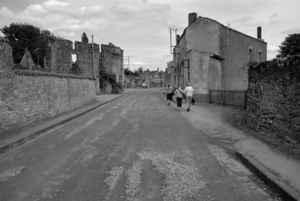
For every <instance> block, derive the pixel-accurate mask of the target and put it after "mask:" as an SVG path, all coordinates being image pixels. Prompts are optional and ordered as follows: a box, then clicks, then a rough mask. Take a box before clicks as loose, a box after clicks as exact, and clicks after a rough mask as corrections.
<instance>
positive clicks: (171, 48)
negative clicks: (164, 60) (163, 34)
mask: <svg viewBox="0 0 300 201" xmlns="http://www.w3.org/2000/svg"><path fill="white" fill-rule="evenodd" d="M169 29H170V50H171V54H178V53H176V52H175V53H174V52H173V47H174V48H176V47H177V43H176V42H175V46H173V45H172V30H174V32H175V40H177V29H174V28H169Z"/></svg>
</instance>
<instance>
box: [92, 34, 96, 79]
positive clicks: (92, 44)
mask: <svg viewBox="0 0 300 201" xmlns="http://www.w3.org/2000/svg"><path fill="white" fill-rule="evenodd" d="M92 70H93V73H92V75H93V78H94V79H95V72H94V36H93V35H92Z"/></svg>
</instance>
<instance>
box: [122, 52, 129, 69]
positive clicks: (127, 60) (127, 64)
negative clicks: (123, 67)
mask: <svg viewBox="0 0 300 201" xmlns="http://www.w3.org/2000/svg"><path fill="white" fill-rule="evenodd" d="M127 57H128V59H123V60H127V61H128V64H127V65H128V68H129V57H130V56H129V55H128V56H127Z"/></svg>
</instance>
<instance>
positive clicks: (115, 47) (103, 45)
mask: <svg viewBox="0 0 300 201" xmlns="http://www.w3.org/2000/svg"><path fill="white" fill-rule="evenodd" d="M101 47H108V48H114V49H117V48H119V49H120V50H121V52H122V53H123V52H124V50H123V49H121V48H120V47H117V46H111V45H106V44H101Z"/></svg>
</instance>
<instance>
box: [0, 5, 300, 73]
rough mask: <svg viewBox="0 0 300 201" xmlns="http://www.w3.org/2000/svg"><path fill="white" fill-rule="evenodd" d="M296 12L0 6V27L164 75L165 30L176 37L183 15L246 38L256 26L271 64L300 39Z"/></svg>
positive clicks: (288, 8) (285, 8)
mask: <svg viewBox="0 0 300 201" xmlns="http://www.w3.org/2000/svg"><path fill="white" fill-rule="evenodd" d="M299 8H300V1H299V0H251V1H249V0H226V1H225V0H206V1H204V0H184V1H183V0H0V27H1V28H2V27H4V26H9V25H10V23H12V22H18V23H28V24H31V25H34V26H37V27H40V28H42V29H48V30H49V31H51V32H53V33H54V34H55V35H57V36H60V37H64V38H66V39H69V40H71V41H73V42H74V41H75V40H77V41H81V35H82V33H83V32H85V33H86V34H87V36H88V38H89V41H91V40H92V39H91V36H92V35H94V42H95V43H98V44H99V45H100V44H108V43H109V42H111V43H113V44H114V45H116V46H119V47H120V48H122V49H123V50H124V59H127V58H128V56H129V58H130V59H129V61H130V69H131V70H134V69H136V68H138V67H140V66H142V67H143V69H145V70H146V69H149V70H156V69H157V68H159V69H160V70H164V69H165V68H166V66H167V62H169V61H171V60H172V55H171V54H170V32H169V27H172V28H174V29H177V34H182V32H183V30H184V29H185V28H186V27H187V25H188V13H191V12H196V13H197V14H198V16H202V17H208V18H211V19H214V20H216V21H218V22H220V23H222V24H223V25H225V26H227V25H228V24H229V23H230V27H231V28H233V29H235V30H237V31H240V32H242V33H245V34H247V35H250V36H252V37H256V29H257V27H258V26H261V27H262V38H263V39H264V40H265V41H266V42H267V43H268V59H272V58H274V57H275V55H276V54H277V49H278V46H279V45H280V44H281V42H282V41H283V40H284V39H285V37H286V36H287V35H288V34H291V33H300V26H299V19H300V12H299ZM0 35H3V34H2V33H1V32H0ZM173 39H174V33H173ZM124 63H125V64H126V65H125V66H127V63H128V60H124Z"/></svg>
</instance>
